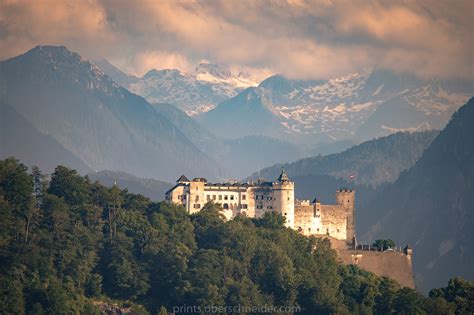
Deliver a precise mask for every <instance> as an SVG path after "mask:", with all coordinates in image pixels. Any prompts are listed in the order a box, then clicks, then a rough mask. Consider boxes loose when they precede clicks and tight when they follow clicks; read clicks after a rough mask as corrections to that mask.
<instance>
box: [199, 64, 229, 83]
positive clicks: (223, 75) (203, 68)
mask: <svg viewBox="0 0 474 315" xmlns="http://www.w3.org/2000/svg"><path fill="white" fill-rule="evenodd" d="M195 73H196V76H199V75H200V74H203V75H209V76H213V77H215V78H220V79H228V78H230V77H231V76H232V73H231V72H230V70H229V69H227V68H224V67H221V66H219V65H216V64H212V63H200V64H199V65H198V66H197V67H196V70H195Z"/></svg>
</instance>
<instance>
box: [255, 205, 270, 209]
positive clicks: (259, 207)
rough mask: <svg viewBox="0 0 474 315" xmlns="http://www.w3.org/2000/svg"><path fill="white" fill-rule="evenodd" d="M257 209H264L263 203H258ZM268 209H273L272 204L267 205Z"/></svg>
mask: <svg viewBox="0 0 474 315" xmlns="http://www.w3.org/2000/svg"><path fill="white" fill-rule="evenodd" d="M257 209H263V206H262V205H257ZM267 209H273V207H272V206H267Z"/></svg>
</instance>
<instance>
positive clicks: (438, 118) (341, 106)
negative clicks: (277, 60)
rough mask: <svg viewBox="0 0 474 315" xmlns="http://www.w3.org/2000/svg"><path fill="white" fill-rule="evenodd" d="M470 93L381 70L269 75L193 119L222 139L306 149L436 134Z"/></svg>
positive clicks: (468, 88)
mask: <svg viewBox="0 0 474 315" xmlns="http://www.w3.org/2000/svg"><path fill="white" fill-rule="evenodd" d="M473 86H474V85H473V84H472V82H467V81H466V82H457V83H456V84H454V83H453V82H452V81H439V80H434V79H430V80H428V79H427V80H422V79H419V78H416V77H414V76H412V75H409V74H398V73H394V72H392V71H388V70H384V69H374V70H373V71H372V72H370V73H368V74H352V75H349V76H345V77H340V78H335V79H331V80H290V79H287V78H285V77H284V76H281V75H275V76H272V77H270V78H268V79H266V80H264V81H262V82H261V83H260V85H259V86H258V87H250V88H247V89H246V90H244V91H242V92H241V93H240V94H239V95H236V96H234V97H233V98H231V99H229V100H226V101H223V102H222V103H220V104H219V105H218V106H217V107H216V108H214V109H212V110H210V111H207V112H204V113H202V114H200V115H199V116H198V120H199V121H201V122H202V123H203V124H205V125H206V127H207V128H208V129H210V130H211V131H212V132H214V133H215V134H222V135H223V136H225V137H230V138H236V137H240V136H245V135H250V134H252V135H265V136H273V137H277V138H279V139H286V140H289V141H293V142H297V143H306V144H314V143H318V142H334V141H341V140H353V141H354V142H356V143H357V142H361V141H365V140H370V139H372V138H375V137H380V136H383V135H387V134H390V133H394V132H396V131H421V130H429V129H442V128H443V127H444V126H445V124H446V123H447V121H448V120H449V117H450V116H451V114H452V113H453V112H454V111H455V110H456V109H457V108H458V107H459V106H461V105H462V104H464V103H465V102H466V101H467V99H468V98H469V97H470V96H472V95H473ZM228 126H231V128H228Z"/></svg>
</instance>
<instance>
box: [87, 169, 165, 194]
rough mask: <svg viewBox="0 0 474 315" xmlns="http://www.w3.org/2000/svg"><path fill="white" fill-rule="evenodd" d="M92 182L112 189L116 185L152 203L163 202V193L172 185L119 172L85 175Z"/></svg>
mask: <svg viewBox="0 0 474 315" xmlns="http://www.w3.org/2000/svg"><path fill="white" fill-rule="evenodd" d="M87 177H89V178H90V179H91V180H92V181H99V182H100V183H102V185H104V186H107V187H112V186H113V185H117V186H118V187H120V188H121V189H127V191H129V192H130V193H132V194H140V195H143V196H145V197H147V198H150V200H152V201H163V200H165V193H166V191H167V190H168V189H170V188H171V187H172V186H173V184H171V183H167V182H163V181H160V180H156V179H152V178H139V177H136V176H133V175H131V174H128V173H125V172H119V171H100V172H95V173H89V174H87Z"/></svg>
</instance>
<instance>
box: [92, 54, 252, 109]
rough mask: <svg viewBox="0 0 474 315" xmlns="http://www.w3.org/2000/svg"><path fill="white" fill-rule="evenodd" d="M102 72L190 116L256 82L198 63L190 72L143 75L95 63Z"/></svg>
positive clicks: (248, 76) (107, 64)
mask: <svg viewBox="0 0 474 315" xmlns="http://www.w3.org/2000/svg"><path fill="white" fill-rule="evenodd" d="M95 63H96V64H97V65H98V66H99V67H100V68H101V69H103V71H104V72H105V73H107V74H108V75H109V76H110V77H112V78H113V79H114V80H115V81H117V82H118V83H119V84H121V85H123V86H124V87H126V88H128V89H129V90H130V91H132V92H134V93H136V94H138V95H141V96H143V97H144V98H146V99H147V100H148V101H149V102H150V103H172V104H173V105H175V106H177V107H178V108H180V109H181V110H183V111H184V112H186V114H188V115H190V116H193V115H196V114H199V113H201V112H205V111H208V110H210V109H212V108H214V107H215V106H216V105H217V104H219V103H220V102H222V101H224V100H226V99H229V98H231V97H233V96H236V95H237V94H238V93H239V92H240V91H242V90H244V89H245V88H247V87H250V86H257V85H258V82H257V81H256V80H255V79H253V78H252V77H251V76H250V75H249V74H245V73H242V72H239V73H238V74H233V73H232V72H231V71H230V70H229V69H227V68H225V67H222V66H219V65H215V64H210V63H200V64H199V65H197V66H196V68H195V70H194V71H193V72H191V73H183V72H182V71H180V70H178V69H161V70H156V69H151V70H150V71H148V72H147V73H146V74H145V75H144V76H143V77H141V78H137V77H135V76H131V75H127V74H125V73H124V72H122V71H121V70H119V69H118V68H116V67H114V66H113V65H112V64H110V63H109V62H108V61H107V60H103V59H101V60H97V61H96V62H95Z"/></svg>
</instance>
